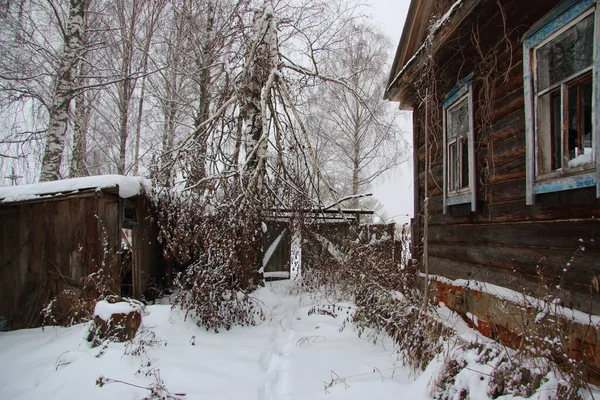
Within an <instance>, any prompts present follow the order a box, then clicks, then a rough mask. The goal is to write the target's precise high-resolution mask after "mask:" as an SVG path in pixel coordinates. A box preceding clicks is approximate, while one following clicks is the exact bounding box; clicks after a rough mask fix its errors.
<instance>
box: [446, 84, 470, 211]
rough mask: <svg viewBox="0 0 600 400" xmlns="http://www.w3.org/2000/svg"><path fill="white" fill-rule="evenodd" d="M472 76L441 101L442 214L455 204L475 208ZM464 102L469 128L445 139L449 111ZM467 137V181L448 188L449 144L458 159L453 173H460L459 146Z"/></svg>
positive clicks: (460, 150) (460, 157)
mask: <svg viewBox="0 0 600 400" xmlns="http://www.w3.org/2000/svg"><path fill="white" fill-rule="evenodd" d="M472 79H473V75H472V74H471V75H469V76H468V77H466V78H465V79H463V80H461V81H460V82H459V83H458V84H457V85H456V86H455V87H454V88H453V89H452V90H451V91H450V92H449V93H448V94H447V95H446V98H445V99H444V102H443V113H442V114H443V146H444V147H443V149H444V151H443V176H444V182H443V191H444V195H443V201H444V204H443V205H444V214H447V213H448V207H449V206H454V205H458V204H468V203H470V204H471V212H475V211H476V191H475V135H474V123H473V115H474V113H473V85H472ZM463 101H466V102H467V114H468V116H469V130H468V132H467V133H466V134H462V135H457V136H456V137H455V138H453V139H452V140H448V126H447V123H448V113H449V112H450V111H452V110H454V109H456V108H457V107H458V106H459V105H460V104H461V103H462V102H463ZM465 136H466V140H467V149H468V157H467V162H468V173H467V175H468V180H469V182H468V184H467V185H466V186H462V187H460V188H458V189H457V190H455V191H452V192H451V191H450V190H449V175H450V166H449V158H450V145H452V144H453V143H456V144H457V152H456V153H457V158H458V160H459V166H458V167H457V171H456V173H458V174H460V175H462V167H463V165H462V160H463V157H462V154H461V153H462V146H460V143H461V141H462V140H463V139H464V138H465Z"/></svg>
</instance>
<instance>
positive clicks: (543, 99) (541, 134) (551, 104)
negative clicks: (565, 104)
mask: <svg viewBox="0 0 600 400" xmlns="http://www.w3.org/2000/svg"><path fill="white" fill-rule="evenodd" d="M560 102H561V100H560V89H558V90H554V91H552V92H550V93H546V94H545V95H543V96H540V97H539V98H538V110H539V120H538V138H539V144H538V151H539V163H540V172H542V173H544V172H550V171H554V170H556V169H558V168H561V166H562V163H561V158H562V144H561V143H562V140H561V107H560Z"/></svg>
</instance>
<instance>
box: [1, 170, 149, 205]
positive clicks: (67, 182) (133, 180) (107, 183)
mask: <svg viewBox="0 0 600 400" xmlns="http://www.w3.org/2000/svg"><path fill="white" fill-rule="evenodd" d="M143 187H150V181H149V180H148V179H144V178H141V177H131V176H123V175H99V176H87V177H84V178H73V179H62V180H58V181H51V182H40V183H33V184H31V185H19V186H7V187H0V199H1V202H3V203H9V202H17V201H25V200H34V199H40V198H43V197H49V196H55V195H64V194H72V193H76V192H78V191H81V190H86V189H97V190H98V189H109V188H118V189H119V196H120V197H122V198H124V199H126V198H128V197H133V196H135V195H137V194H139V193H140V192H141V191H142V188H143Z"/></svg>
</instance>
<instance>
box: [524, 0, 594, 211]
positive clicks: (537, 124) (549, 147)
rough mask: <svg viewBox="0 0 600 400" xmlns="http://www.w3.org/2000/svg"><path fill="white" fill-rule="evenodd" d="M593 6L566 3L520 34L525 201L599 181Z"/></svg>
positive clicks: (587, 0)
mask: <svg viewBox="0 0 600 400" xmlns="http://www.w3.org/2000/svg"><path fill="white" fill-rule="evenodd" d="M594 5H595V1H593V0H579V1H573V0H572V1H566V2H564V3H562V4H561V5H560V6H559V7H557V8H556V9H554V10H553V11H552V12H550V14H549V15H548V16H546V17H545V18H544V19H543V20H542V21H540V22H539V23H538V24H536V25H535V26H534V27H533V28H532V29H531V30H530V31H529V32H528V33H527V34H526V35H525V40H524V44H523V55H524V68H525V71H524V87H525V99H526V103H525V112H526V134H527V204H533V203H534V199H535V197H534V196H535V195H536V194H541V193H548V192H554V191H560V190H569V189H575V188H581V187H587V186H596V185H597V183H598V182H599V180H598V179H597V176H596V174H597V171H598V170H599V169H598V168H596V164H597V160H598V157H597V155H596V151H597V150H598V145H597V140H598V137H597V136H598V134H597V132H596V130H597V128H596V127H595V126H596V125H597V123H596V122H595V119H596V118H597V115H596V114H597V111H596V108H597V107H596V106H595V105H594V104H595V94H594V93H596V92H597V90H598V89H597V87H596V86H597V82H598V79H597V74H598V71H597V67H596V65H597V64H598V62H597V61H595V60H597V59H598V50H596V51H594V49H595V48H596V47H597V46H598V43H597V42H598V40H597V38H598V34H597V29H598V28H597V27H596V23H595V20H596V13H595V7H594ZM595 54H596V55H595ZM597 193H598V192H597Z"/></svg>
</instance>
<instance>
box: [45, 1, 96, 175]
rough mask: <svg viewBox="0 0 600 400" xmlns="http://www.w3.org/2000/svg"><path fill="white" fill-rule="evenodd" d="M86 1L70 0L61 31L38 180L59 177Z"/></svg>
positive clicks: (81, 40)
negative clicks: (59, 54)
mask: <svg viewBox="0 0 600 400" xmlns="http://www.w3.org/2000/svg"><path fill="white" fill-rule="evenodd" d="M86 10H87V0H70V2H69V15H68V20H67V24H66V27H65V29H63V53H62V56H61V58H60V65H59V67H58V70H57V73H56V76H55V82H56V83H55V88H54V92H53V96H52V102H51V104H50V106H49V107H48V132H47V135H46V147H45V149H44V156H43V158H42V167H41V172H40V181H51V180H56V179H59V178H60V165H61V162H62V155H63V150H64V143H65V136H66V133H67V128H68V124H69V106H70V104H71V100H72V99H73V94H74V89H75V79H74V76H73V75H74V71H75V68H76V65H77V63H78V57H79V54H80V53H81V51H82V50H83V36H84V34H85V32H84V29H85V13H86Z"/></svg>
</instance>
